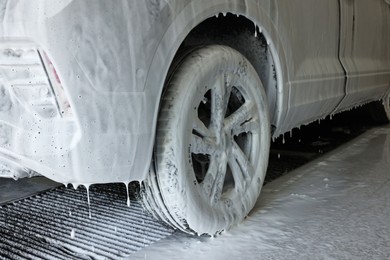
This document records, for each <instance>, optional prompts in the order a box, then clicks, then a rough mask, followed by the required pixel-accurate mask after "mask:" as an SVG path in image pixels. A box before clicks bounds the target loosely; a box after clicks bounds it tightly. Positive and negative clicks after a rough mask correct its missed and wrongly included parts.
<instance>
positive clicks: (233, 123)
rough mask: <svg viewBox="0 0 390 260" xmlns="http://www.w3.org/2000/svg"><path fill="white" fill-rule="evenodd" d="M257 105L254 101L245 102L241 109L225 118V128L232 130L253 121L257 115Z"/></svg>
mask: <svg viewBox="0 0 390 260" xmlns="http://www.w3.org/2000/svg"><path fill="white" fill-rule="evenodd" d="M255 109H256V106H255V105H254V104H253V102H249V101H247V102H245V103H244V104H243V105H242V106H241V107H240V108H239V109H237V110H236V111H235V112H234V113H233V114H231V115H230V116H229V117H228V118H226V119H225V130H232V129H234V128H237V127H240V126H242V125H244V124H245V123H247V122H248V121H251V120H252V119H253V117H254V115H256V114H257V113H256V111H255Z"/></svg>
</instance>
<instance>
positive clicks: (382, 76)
mask: <svg viewBox="0 0 390 260" xmlns="http://www.w3.org/2000/svg"><path fill="white" fill-rule="evenodd" d="M340 8H341V19H340V22H341V24H340V25H341V34H340V37H341V38H340V61H341V63H342V65H343V67H344V69H345V72H346V78H347V80H346V89H345V92H346V97H345V98H344V100H343V101H342V102H341V104H340V106H339V107H338V110H344V109H348V108H350V107H354V106H356V105H360V104H363V103H366V102H369V101H373V100H377V99H380V98H382V97H383V94H384V93H385V91H386V89H388V87H389V82H390V48H389V46H390V4H389V1H388V0H371V1H362V0H340Z"/></svg>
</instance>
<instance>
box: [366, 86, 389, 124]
mask: <svg viewBox="0 0 390 260" xmlns="http://www.w3.org/2000/svg"><path fill="white" fill-rule="evenodd" d="M369 113H370V116H371V118H372V120H373V121H374V122H375V123H378V124H387V123H389V122H390V93H389V94H387V95H386V97H385V98H384V99H383V100H382V101H376V102H373V103H371V104H369Z"/></svg>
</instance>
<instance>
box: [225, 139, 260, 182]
mask: <svg viewBox="0 0 390 260" xmlns="http://www.w3.org/2000/svg"><path fill="white" fill-rule="evenodd" d="M229 165H230V167H231V169H232V174H233V178H234V182H235V184H236V187H237V188H238V189H245V183H247V182H248V181H249V180H250V178H251V176H252V174H253V173H254V169H253V166H252V164H251V162H250V161H249V159H248V157H247V156H246V155H245V153H244V152H243V151H242V150H241V148H240V147H239V146H238V144H237V143H236V142H234V141H233V146H232V154H231V158H230V160H229Z"/></svg>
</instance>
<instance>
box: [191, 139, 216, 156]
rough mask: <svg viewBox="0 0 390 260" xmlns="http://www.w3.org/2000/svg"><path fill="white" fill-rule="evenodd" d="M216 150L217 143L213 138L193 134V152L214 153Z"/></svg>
mask: <svg viewBox="0 0 390 260" xmlns="http://www.w3.org/2000/svg"><path fill="white" fill-rule="evenodd" d="M216 150H217V148H216V144H215V143H214V142H213V141H212V140H211V139H209V138H204V137H200V136H198V135H195V134H192V136H191V152H192V153H194V154H209V155H212V154H214V153H215V151H216Z"/></svg>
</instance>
